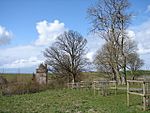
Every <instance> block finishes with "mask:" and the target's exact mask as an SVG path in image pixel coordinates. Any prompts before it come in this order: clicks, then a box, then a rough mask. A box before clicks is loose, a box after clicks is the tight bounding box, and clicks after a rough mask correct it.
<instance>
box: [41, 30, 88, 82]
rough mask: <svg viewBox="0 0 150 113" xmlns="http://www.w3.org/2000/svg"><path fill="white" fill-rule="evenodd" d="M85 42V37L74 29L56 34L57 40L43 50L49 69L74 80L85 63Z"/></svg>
mask: <svg viewBox="0 0 150 113" xmlns="http://www.w3.org/2000/svg"><path fill="white" fill-rule="evenodd" d="M86 43H87V41H86V39H84V38H83V37H82V36H81V35H80V34H79V33H78V32H75V31H68V32H64V33H63V34H62V35H60V36H58V37H57V41H56V42H55V43H54V44H53V45H52V46H50V47H49V48H47V49H46V50H45V52H44V56H45V57H46V63H47V64H48V65H49V66H50V69H51V71H52V72H53V73H55V74H57V75H60V76H67V77H69V78H70V80H72V81H73V82H76V81H77V76H78V75H80V73H81V71H82V70H83V69H84V67H85V65H86V58H85V45H86Z"/></svg>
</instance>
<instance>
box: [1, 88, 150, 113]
mask: <svg viewBox="0 0 150 113" xmlns="http://www.w3.org/2000/svg"><path fill="white" fill-rule="evenodd" d="M132 101H133V102H132V106H130V107H127V106H126V93H118V94H117V95H114V94H112V95H110V96H101V95H95V96H94V95H93V91H89V90H83V91H81V90H69V89H63V90H61V89H58V90H47V91H44V92H40V93H34V94H25V95H15V96H10V97H9V96H8V97H7V96H1V97H0V113H140V112H142V113H150V111H145V112H143V111H142V110H141V108H139V107H137V106H136V104H137V103H139V102H140V98H139V97H136V96H133V97H132Z"/></svg>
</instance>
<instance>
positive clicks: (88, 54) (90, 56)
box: [86, 52, 94, 62]
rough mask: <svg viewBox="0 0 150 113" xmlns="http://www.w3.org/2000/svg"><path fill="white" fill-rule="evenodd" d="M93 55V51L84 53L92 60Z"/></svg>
mask: <svg viewBox="0 0 150 113" xmlns="http://www.w3.org/2000/svg"><path fill="white" fill-rule="evenodd" d="M93 55H94V52H88V53H87V54H86V57H87V58H88V59H89V60H90V61H91V62H92V61H93Z"/></svg>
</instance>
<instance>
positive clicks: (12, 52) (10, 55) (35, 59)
mask: <svg viewBox="0 0 150 113" xmlns="http://www.w3.org/2000/svg"><path fill="white" fill-rule="evenodd" d="M43 50H44V48H42V47H36V46H33V45H23V46H16V47H12V48H5V49H4V48H3V49H0V53H3V54H1V55H0V68H18V67H22V68H23V67H32V66H34V65H36V64H39V63H41V62H43V61H44V58H43V53H42V51H43Z"/></svg>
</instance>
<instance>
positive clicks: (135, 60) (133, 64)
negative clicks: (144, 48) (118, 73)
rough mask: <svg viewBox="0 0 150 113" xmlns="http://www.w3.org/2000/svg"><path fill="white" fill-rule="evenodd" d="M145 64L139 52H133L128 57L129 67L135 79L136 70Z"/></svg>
mask: <svg viewBox="0 0 150 113" xmlns="http://www.w3.org/2000/svg"><path fill="white" fill-rule="evenodd" d="M143 65H144V61H143V60H142V59H140V57H139V55H138V54H137V53H131V54H129V55H128V57H127V67H128V69H129V70H130V71H131V74H133V80H134V78H135V76H136V75H135V72H136V71H137V70H139V69H140V68H141V67H142V66H143Z"/></svg>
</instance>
